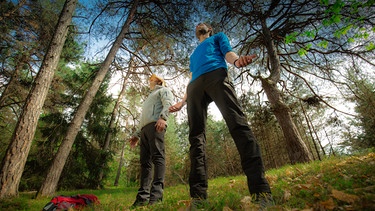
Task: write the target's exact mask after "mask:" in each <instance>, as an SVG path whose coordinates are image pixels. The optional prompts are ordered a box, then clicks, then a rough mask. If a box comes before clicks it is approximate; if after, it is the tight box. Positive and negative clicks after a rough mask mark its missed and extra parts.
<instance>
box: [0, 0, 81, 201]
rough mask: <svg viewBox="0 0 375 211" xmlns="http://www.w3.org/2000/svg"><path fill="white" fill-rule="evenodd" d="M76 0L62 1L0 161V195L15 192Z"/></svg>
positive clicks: (9, 195)
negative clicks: (54, 27) (49, 37)
mask: <svg viewBox="0 0 375 211" xmlns="http://www.w3.org/2000/svg"><path fill="white" fill-rule="evenodd" d="M77 1H78V0H72V1H69V0H67V1H66V2H65V5H64V8H63V10H62V11H61V15H60V18H59V21H58V23H57V26H56V31H55V33H54V36H53V38H52V40H51V43H50V45H49V48H48V51H47V53H46V55H45V57H44V60H43V63H42V66H41V67H40V70H39V72H38V75H37V77H36V78H35V82H34V84H33V87H32V88H31V90H30V92H29V95H28V96H27V99H26V102H25V105H24V107H23V110H22V113H21V116H20V119H19V120H18V122H17V125H16V128H15V130H14V133H13V136H12V139H11V141H10V144H9V146H8V149H7V152H6V154H5V156H4V158H3V161H2V163H1V173H0V181H1V182H0V185H1V187H0V198H4V197H11V196H16V195H18V185H19V183H20V180H21V176H22V172H23V170H24V167H25V163H26V160H27V156H28V154H29V151H30V147H31V143H32V140H33V138H34V134H35V130H36V127H37V123H38V119H39V116H40V113H41V112H42V107H43V104H44V101H45V99H46V96H47V93H48V90H49V87H50V85H51V82H52V79H53V75H54V70H55V69H56V67H57V63H58V61H59V58H60V54H61V51H62V48H63V46H64V43H65V40H66V35H67V33H68V26H69V24H70V23H71V21H72V15H73V12H74V10H75V7H76V4H77Z"/></svg>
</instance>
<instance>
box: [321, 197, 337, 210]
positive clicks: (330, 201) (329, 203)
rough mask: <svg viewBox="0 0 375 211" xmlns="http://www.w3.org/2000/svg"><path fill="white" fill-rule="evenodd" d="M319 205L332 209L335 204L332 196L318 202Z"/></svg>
mask: <svg viewBox="0 0 375 211" xmlns="http://www.w3.org/2000/svg"><path fill="white" fill-rule="evenodd" d="M320 205H321V206H323V207H324V208H325V209H327V210H333V209H334V208H335V206H336V205H335V202H334V201H333V199H332V198H329V199H328V200H327V201H322V202H320Z"/></svg>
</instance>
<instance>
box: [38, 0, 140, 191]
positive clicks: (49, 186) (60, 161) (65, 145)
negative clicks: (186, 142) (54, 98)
mask: <svg viewBox="0 0 375 211" xmlns="http://www.w3.org/2000/svg"><path fill="white" fill-rule="evenodd" d="M138 2H139V1H138V0H135V1H133V2H132V5H131V8H130V10H129V14H128V17H127V19H126V21H125V23H124V25H123V26H122V29H121V32H120V33H119V35H118V36H117V38H116V40H115V42H114V43H113V46H112V47H111V49H110V51H109V53H108V55H107V57H106V58H105V60H104V62H103V63H102V64H101V67H100V69H99V71H98V72H97V74H96V76H95V79H94V81H93V84H92V86H91V87H90V88H89V90H88V91H87V93H86V94H85V97H84V99H83V100H82V102H81V103H80V105H79V106H78V108H77V111H76V113H75V115H74V118H73V120H72V122H71V123H70V126H69V128H68V131H67V134H66V137H65V138H64V140H63V141H62V143H61V145H60V147H59V150H58V151H57V154H56V157H55V159H54V161H53V163H52V165H51V167H50V169H49V171H48V173H47V176H46V178H45V180H44V182H43V184H42V186H41V188H40V189H39V191H38V193H37V197H42V196H52V195H53V194H54V193H55V191H56V188H57V184H58V181H59V179H60V175H61V172H62V170H63V168H64V165H65V163H66V159H67V158H68V155H69V153H70V150H71V148H72V146H73V143H74V140H75V138H76V136H77V134H78V132H79V129H80V127H81V125H82V123H83V120H84V117H85V115H86V112H87V110H88V109H89V106H90V104H91V102H92V101H93V99H94V97H95V94H96V92H97V91H98V89H99V86H100V85H101V83H102V81H103V79H104V77H105V75H106V74H107V72H108V70H109V67H110V64H111V63H112V61H113V59H114V58H115V55H116V53H117V51H118V49H119V48H120V46H121V44H122V41H123V39H124V38H125V36H126V34H127V33H128V31H129V27H130V24H131V22H132V21H133V19H134V16H135V13H136V11H137V7H138Z"/></svg>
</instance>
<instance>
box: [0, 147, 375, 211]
mask: <svg viewBox="0 0 375 211" xmlns="http://www.w3.org/2000/svg"><path fill="white" fill-rule="evenodd" d="M266 176H267V179H268V181H269V182H270V185H271V189H272V192H273V197H274V200H275V205H274V206H272V207H270V208H269V209H268V210H291V211H298V210H301V211H308V210H311V211H312V210H317V211H324V210H347V211H349V210H360V211H365V210H369V211H370V210H375V153H374V152H368V153H365V154H361V155H351V156H334V157H331V158H327V159H324V160H323V161H314V162H311V163H308V164H297V165H288V166H284V167H282V168H279V169H273V170H269V171H267V172H266ZM84 193H91V194H95V195H96V196H98V198H99V200H100V205H96V206H93V207H87V208H86V209H85V210H100V211H101V210H108V211H109V210H110V211H113V210H129V209H130V206H131V205H132V203H133V202H134V199H135V195H136V193H137V188H136V187H107V188H105V189H103V190H75V191H62V192H58V193H56V195H77V194H84ZM208 194H209V200H207V203H205V204H204V205H203V208H202V209H200V210H215V211H216V210H223V211H231V210H244V211H251V210H258V207H257V205H256V204H253V203H252V202H251V197H250V196H249V194H248V189H247V184H246V178H245V177H244V176H234V177H220V178H215V179H211V180H210V181H209V189H208ZM34 195H35V193H26V192H24V193H20V196H19V197H17V198H14V199H7V200H2V201H0V210H42V208H43V207H44V205H46V204H47V203H48V202H49V200H50V199H51V198H44V199H38V200H36V199H33V197H34ZM189 205H190V200H189V190H188V186H187V185H178V186H173V187H166V188H165V191H164V200H163V202H161V203H158V204H156V205H153V206H147V207H140V208H137V209H136V210H178V211H182V210H188V208H189Z"/></svg>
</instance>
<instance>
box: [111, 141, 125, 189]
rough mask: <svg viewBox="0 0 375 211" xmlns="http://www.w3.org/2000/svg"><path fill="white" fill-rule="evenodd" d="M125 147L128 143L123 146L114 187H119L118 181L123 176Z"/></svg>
mask: <svg viewBox="0 0 375 211" xmlns="http://www.w3.org/2000/svg"><path fill="white" fill-rule="evenodd" d="M125 147H126V142H125V141H124V145H123V146H122V149H121V156H120V162H119V164H118V168H117V173H116V178H115V182H114V183H113V185H114V186H116V187H117V186H118V181H119V180H120V175H121V169H122V166H123V165H124V151H125Z"/></svg>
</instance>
